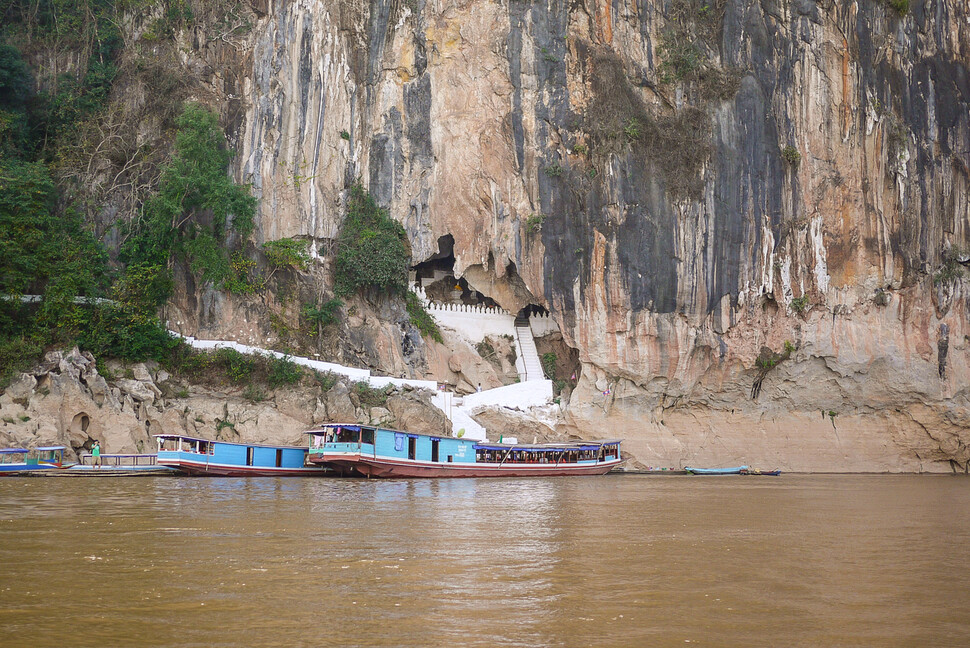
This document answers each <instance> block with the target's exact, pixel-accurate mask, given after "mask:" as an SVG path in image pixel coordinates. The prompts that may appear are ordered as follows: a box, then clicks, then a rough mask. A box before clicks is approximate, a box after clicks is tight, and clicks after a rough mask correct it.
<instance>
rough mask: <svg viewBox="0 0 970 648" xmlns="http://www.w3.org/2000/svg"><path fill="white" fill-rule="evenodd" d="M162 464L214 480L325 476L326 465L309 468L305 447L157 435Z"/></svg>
mask: <svg viewBox="0 0 970 648" xmlns="http://www.w3.org/2000/svg"><path fill="white" fill-rule="evenodd" d="M155 439H156V440H157V441H158V465H160V466H168V467H170V468H174V469H175V470H176V471H178V472H180V473H183V474H186V475H209V476H214V477H300V476H312V475H324V474H326V473H327V472H329V469H328V468H327V467H325V466H318V465H307V464H306V456H307V449H306V448H305V447H302V446H271V445H262V444H258V443H229V442H227V441H210V440H208V439H200V438H198V437H190V436H184V435H180V434H157V435H155Z"/></svg>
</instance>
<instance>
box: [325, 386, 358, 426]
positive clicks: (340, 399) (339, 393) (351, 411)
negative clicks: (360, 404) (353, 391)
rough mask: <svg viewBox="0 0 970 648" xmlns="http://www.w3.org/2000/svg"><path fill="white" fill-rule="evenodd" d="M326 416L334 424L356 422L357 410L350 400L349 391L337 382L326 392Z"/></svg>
mask: <svg viewBox="0 0 970 648" xmlns="http://www.w3.org/2000/svg"><path fill="white" fill-rule="evenodd" d="M326 400H327V415H328V416H329V417H330V420H331V421H333V422H335V423H352V422H354V421H356V420H357V408H356V407H355V406H354V403H353V401H351V400H350V390H349V389H348V388H347V385H345V384H344V383H342V382H338V383H337V384H336V385H334V387H333V388H332V389H331V390H330V391H329V392H327V395H326Z"/></svg>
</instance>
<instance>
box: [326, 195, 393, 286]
mask: <svg viewBox="0 0 970 648" xmlns="http://www.w3.org/2000/svg"><path fill="white" fill-rule="evenodd" d="M410 260H411V246H410V245H409V243H408V238H407V234H406V233H405V232H404V228H403V227H402V226H401V224H400V223H398V222H397V221H395V220H394V219H393V218H391V217H390V216H389V215H388V213H387V210H385V209H381V208H380V207H378V206H377V203H376V202H374V198H373V197H372V196H371V195H370V194H369V193H367V192H366V191H365V190H364V188H363V187H362V186H360V185H359V184H358V185H354V186H353V187H351V188H350V200H349V201H348V204H347V218H346V219H345V220H344V223H343V226H342V227H341V229H340V235H339V236H338V239H337V256H336V260H335V274H336V277H335V284H336V291H337V294H338V295H351V294H353V293H355V292H357V291H358V290H361V289H363V288H378V289H382V290H386V291H390V292H397V293H403V292H404V290H405V289H406V288H407V281H408V268H409V264H410Z"/></svg>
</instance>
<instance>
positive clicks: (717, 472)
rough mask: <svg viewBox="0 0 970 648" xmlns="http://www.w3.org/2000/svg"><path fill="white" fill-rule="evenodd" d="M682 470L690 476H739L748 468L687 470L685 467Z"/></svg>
mask: <svg viewBox="0 0 970 648" xmlns="http://www.w3.org/2000/svg"><path fill="white" fill-rule="evenodd" d="M684 470H685V471H686V472H687V473H688V474H691V475H740V474H742V473H743V472H744V471H745V470H748V467H747V466H737V467H735V468H689V467H686V466H685V467H684Z"/></svg>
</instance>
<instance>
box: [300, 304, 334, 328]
mask: <svg viewBox="0 0 970 648" xmlns="http://www.w3.org/2000/svg"><path fill="white" fill-rule="evenodd" d="M343 305H344V302H343V300H342V299H338V298H336V297H334V298H333V299H331V300H329V301H326V302H324V303H323V305H321V306H317V304H315V303H314V304H303V308H302V309H301V310H300V314H301V315H302V316H303V317H305V318H306V319H308V320H310V321H311V322H313V323H315V324H316V325H317V326H320V327H326V326H330V325H331V324H336V323H337V321H338V319H339V318H338V316H337V313H338V311H339V309H340V307H341V306H343Z"/></svg>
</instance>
